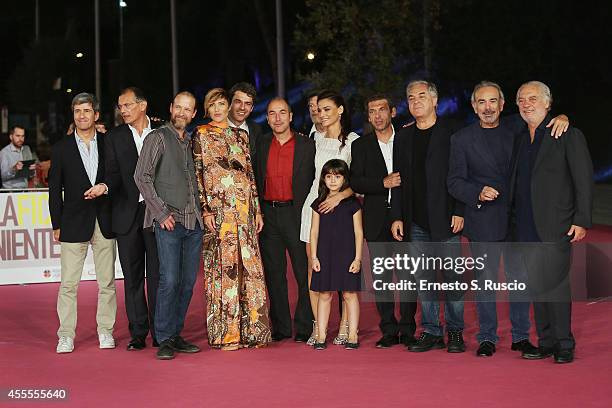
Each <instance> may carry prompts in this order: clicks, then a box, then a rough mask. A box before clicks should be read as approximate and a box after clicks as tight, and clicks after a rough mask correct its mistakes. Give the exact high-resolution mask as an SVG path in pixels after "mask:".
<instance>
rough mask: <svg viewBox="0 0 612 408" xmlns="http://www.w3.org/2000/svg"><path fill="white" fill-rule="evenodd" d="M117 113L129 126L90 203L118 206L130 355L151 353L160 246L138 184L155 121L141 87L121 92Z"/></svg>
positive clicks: (116, 141) (110, 139)
mask: <svg viewBox="0 0 612 408" xmlns="http://www.w3.org/2000/svg"><path fill="white" fill-rule="evenodd" d="M117 109H118V110H119V111H120V113H121V117H122V118H123V121H124V122H125V124H124V125H121V126H118V127H116V128H115V129H113V130H111V131H110V132H109V133H108V134H107V139H106V162H105V163H106V166H105V167H106V172H105V176H104V183H101V184H99V185H96V186H94V187H92V188H91V189H90V190H89V191H88V194H89V195H90V197H98V196H100V195H103V194H108V196H109V197H110V199H111V202H112V208H113V232H115V233H116V234H117V244H118V247H119V261H120V262H121V269H122V270H123V276H124V281H123V282H124V290H125V308H126V311H127V316H128V321H129V330H130V335H131V340H130V342H129V343H128V345H127V349H128V350H130V351H132V350H142V349H143V348H145V347H146V343H145V339H146V337H147V335H148V333H149V332H150V333H151V337H152V342H153V345H154V346H156V345H157V342H156V339H155V338H154V337H153V334H154V333H155V331H154V328H153V322H154V317H155V304H156V299H157V288H158V284H159V263H158V257H157V245H156V242H155V234H154V233H153V231H152V230H151V229H150V228H148V229H143V223H144V214H145V209H146V205H145V202H144V199H143V197H142V195H141V194H140V193H139V191H138V188H137V187H136V183H135V182H134V170H135V169H136V163H137V162H138V157H139V156H140V151H141V150H142V146H143V143H144V141H145V139H146V137H147V135H148V134H149V133H150V132H151V120H150V119H149V117H148V116H147V99H146V97H145V95H144V94H143V92H142V91H141V90H140V89H138V88H136V87H129V88H126V89H124V90H123V91H122V92H121V94H120V95H119V98H118V101H117ZM145 269H146V286H147V290H146V294H145ZM147 298H148V300H147Z"/></svg>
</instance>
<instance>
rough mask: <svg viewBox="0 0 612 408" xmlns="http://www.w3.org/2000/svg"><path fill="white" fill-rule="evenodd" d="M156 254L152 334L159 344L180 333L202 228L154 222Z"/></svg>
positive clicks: (197, 266) (190, 289) (200, 245)
mask: <svg viewBox="0 0 612 408" xmlns="http://www.w3.org/2000/svg"><path fill="white" fill-rule="evenodd" d="M155 239H156V240H157V253H158V255H159V288H158V289H157V305H156V306H155V337H156V339H157V341H158V342H159V343H161V342H163V341H165V340H168V339H170V338H171V337H173V336H178V335H180V333H181V331H182V330H183V325H184V324H185V315H186V314H187V308H188V307H189V302H190V301H191V295H192V293H193V285H194V284H195V281H196V276H197V273H198V270H199V268H200V256H201V253H202V229H201V228H200V225H199V224H198V223H197V222H196V223H195V229H193V230H189V229H187V228H185V227H184V226H183V225H182V224H179V223H176V224H175V226H174V230H172V231H168V230H165V229H161V228H160V226H159V224H158V223H157V222H156V223H155Z"/></svg>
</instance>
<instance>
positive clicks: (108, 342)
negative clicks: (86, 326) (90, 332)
mask: <svg viewBox="0 0 612 408" xmlns="http://www.w3.org/2000/svg"><path fill="white" fill-rule="evenodd" d="M98 340H100V348H101V349H113V348H115V339H114V338H113V336H112V334H98Z"/></svg>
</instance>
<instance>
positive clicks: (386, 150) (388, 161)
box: [377, 125, 395, 203]
mask: <svg viewBox="0 0 612 408" xmlns="http://www.w3.org/2000/svg"><path fill="white" fill-rule="evenodd" d="M391 130H392V132H393V133H391V137H390V138H389V141H388V142H387V143H383V142H381V141H380V139H377V140H378V146H380V151H381V152H382V155H383V157H384V159H385V165H386V166H387V174H391V173H393V140H394V139H395V128H394V127H393V125H391ZM387 202H388V203H390V202H391V189H389V197H388V198H387Z"/></svg>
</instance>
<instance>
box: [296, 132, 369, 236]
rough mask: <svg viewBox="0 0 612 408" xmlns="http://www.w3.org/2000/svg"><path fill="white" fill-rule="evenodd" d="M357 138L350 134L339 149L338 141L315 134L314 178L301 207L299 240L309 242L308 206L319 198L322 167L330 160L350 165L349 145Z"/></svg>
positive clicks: (309, 211) (309, 214)
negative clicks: (338, 160) (342, 161)
mask: <svg viewBox="0 0 612 408" xmlns="http://www.w3.org/2000/svg"><path fill="white" fill-rule="evenodd" d="M358 137H359V135H358V134H357V133H354V132H351V133H349V135H348V137H347V138H346V141H345V144H344V146H343V147H342V149H340V141H339V140H338V139H332V138H329V137H325V135H324V134H323V133H319V132H317V133H315V136H314V141H315V146H316V149H317V151H316V153H315V178H314V180H313V182H312V187H311V188H310V192H309V193H308V196H307V197H306V201H304V207H302V225H301V228H300V240H302V241H304V242H310V222H311V221H312V209H311V208H310V205H311V204H312V202H313V201H314V200H315V199H316V198H317V197H318V196H319V179H320V177H321V170H322V169H323V165H325V163H327V162H328V161H329V160H331V159H341V160H344V161H345V162H346V164H348V165H349V166H350V165H351V144H352V143H353V142H354V141H355V140H356V139H357V138H358Z"/></svg>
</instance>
